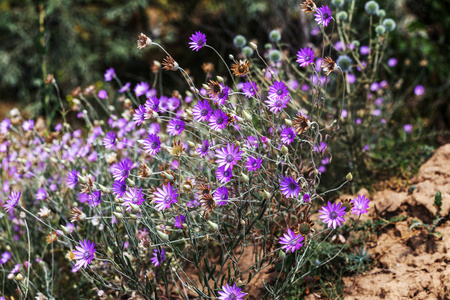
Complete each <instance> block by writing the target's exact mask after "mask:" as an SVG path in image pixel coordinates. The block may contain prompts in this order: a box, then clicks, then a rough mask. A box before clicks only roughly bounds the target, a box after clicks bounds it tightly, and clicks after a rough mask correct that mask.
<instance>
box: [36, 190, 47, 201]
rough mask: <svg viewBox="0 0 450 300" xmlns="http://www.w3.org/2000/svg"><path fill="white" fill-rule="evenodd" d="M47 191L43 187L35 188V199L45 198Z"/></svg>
mask: <svg viewBox="0 0 450 300" xmlns="http://www.w3.org/2000/svg"><path fill="white" fill-rule="evenodd" d="M47 196H48V193H47V191H46V190H45V189H44V188H40V189H38V190H37V192H36V199H37V200H41V201H42V200H45V198H47Z"/></svg>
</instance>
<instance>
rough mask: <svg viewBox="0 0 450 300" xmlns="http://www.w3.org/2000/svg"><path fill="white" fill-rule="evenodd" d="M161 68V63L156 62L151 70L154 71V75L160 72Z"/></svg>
mask: <svg viewBox="0 0 450 300" xmlns="http://www.w3.org/2000/svg"><path fill="white" fill-rule="evenodd" d="M160 68H161V64H160V63H159V61H157V60H154V61H153V63H152V65H151V67H150V70H152V73H153V74H157V73H158V72H159V69H160Z"/></svg>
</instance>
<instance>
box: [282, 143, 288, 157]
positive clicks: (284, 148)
mask: <svg viewBox="0 0 450 300" xmlns="http://www.w3.org/2000/svg"><path fill="white" fill-rule="evenodd" d="M288 152H289V150H288V148H287V147H286V146H285V145H283V146H281V153H283V154H284V155H286V154H288Z"/></svg>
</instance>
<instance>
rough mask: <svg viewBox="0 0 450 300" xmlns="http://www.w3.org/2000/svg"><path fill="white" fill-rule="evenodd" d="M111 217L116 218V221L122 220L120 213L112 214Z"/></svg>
mask: <svg viewBox="0 0 450 300" xmlns="http://www.w3.org/2000/svg"><path fill="white" fill-rule="evenodd" d="M113 215H114V216H115V217H116V219H117V220H122V219H123V215H122V214H121V213H118V212H113Z"/></svg>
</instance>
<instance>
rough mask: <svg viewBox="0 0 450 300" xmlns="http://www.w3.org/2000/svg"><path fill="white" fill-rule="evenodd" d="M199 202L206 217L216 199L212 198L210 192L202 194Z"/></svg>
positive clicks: (213, 206)
mask: <svg viewBox="0 0 450 300" xmlns="http://www.w3.org/2000/svg"><path fill="white" fill-rule="evenodd" d="M200 204H201V207H202V208H203V210H204V211H205V217H206V218H208V217H209V215H210V214H211V212H212V211H213V210H214V208H215V207H216V201H215V200H214V198H213V196H211V195H210V194H207V195H203V196H202V198H201V199H200Z"/></svg>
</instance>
